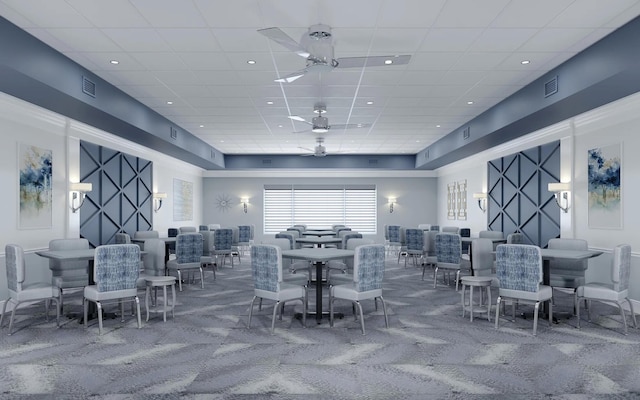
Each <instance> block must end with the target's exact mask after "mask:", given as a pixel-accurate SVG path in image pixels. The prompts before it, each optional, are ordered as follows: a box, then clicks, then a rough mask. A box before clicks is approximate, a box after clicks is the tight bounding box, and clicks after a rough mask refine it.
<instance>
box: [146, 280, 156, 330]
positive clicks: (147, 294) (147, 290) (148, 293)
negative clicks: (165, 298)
mask: <svg viewBox="0 0 640 400" xmlns="http://www.w3.org/2000/svg"><path fill="white" fill-rule="evenodd" d="M154 289H155V288H154ZM150 301H151V286H149V285H147V288H146V289H145V291H144V309H145V311H146V312H147V318H146V320H145V322H149V302H150ZM156 301H158V299H157V298H156ZM156 304H157V303H156Z"/></svg>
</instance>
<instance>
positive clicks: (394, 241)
mask: <svg viewBox="0 0 640 400" xmlns="http://www.w3.org/2000/svg"><path fill="white" fill-rule="evenodd" d="M400 228H401V227H400V226H398V225H389V226H388V227H387V230H388V231H389V253H390V254H399V253H400V248H401V247H402V242H401V240H400Z"/></svg>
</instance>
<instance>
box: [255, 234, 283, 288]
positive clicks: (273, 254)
mask: <svg viewBox="0 0 640 400" xmlns="http://www.w3.org/2000/svg"><path fill="white" fill-rule="evenodd" d="M251 274H252V276H253V284H254V287H255V289H257V290H265V291H268V292H279V291H280V282H282V250H280V247H278V246H274V245H268V244H259V245H254V246H252V247H251Z"/></svg>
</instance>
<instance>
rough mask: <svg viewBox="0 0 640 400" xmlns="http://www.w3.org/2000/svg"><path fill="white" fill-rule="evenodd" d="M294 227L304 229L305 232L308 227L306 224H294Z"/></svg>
mask: <svg viewBox="0 0 640 400" xmlns="http://www.w3.org/2000/svg"><path fill="white" fill-rule="evenodd" d="M293 226H294V228H302V231H303V232H304V231H306V230H307V225H305V224H294V225H293Z"/></svg>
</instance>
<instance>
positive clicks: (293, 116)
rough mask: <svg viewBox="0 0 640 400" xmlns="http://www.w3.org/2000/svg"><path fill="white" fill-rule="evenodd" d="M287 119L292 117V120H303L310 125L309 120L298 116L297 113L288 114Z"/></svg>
mask: <svg viewBox="0 0 640 400" xmlns="http://www.w3.org/2000/svg"><path fill="white" fill-rule="evenodd" d="M289 119H292V120H294V121H298V122H304V123H305V124H309V125H311V122H309V121H307V120H306V119H304V118H302V117H299V116H297V115H289Z"/></svg>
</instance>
